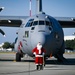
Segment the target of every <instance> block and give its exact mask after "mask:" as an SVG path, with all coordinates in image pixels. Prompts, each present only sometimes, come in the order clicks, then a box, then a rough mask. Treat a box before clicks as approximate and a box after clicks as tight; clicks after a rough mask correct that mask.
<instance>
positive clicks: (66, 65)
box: [0, 53, 75, 75]
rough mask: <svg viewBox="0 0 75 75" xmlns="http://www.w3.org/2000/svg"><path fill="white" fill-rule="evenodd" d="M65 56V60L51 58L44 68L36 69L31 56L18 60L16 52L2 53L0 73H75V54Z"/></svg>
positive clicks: (3, 74)
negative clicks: (59, 60)
mask: <svg viewBox="0 0 75 75" xmlns="http://www.w3.org/2000/svg"><path fill="white" fill-rule="evenodd" d="M64 57H65V58H66V59H67V60H66V61H64V62H58V61H57V59H55V58H54V57H52V58H49V59H48V60H47V61H46V66H45V67H44V69H43V70H36V69H35V63H34V59H33V58H31V57H29V56H27V57H24V58H22V61H21V62H16V61H15V53H0V75H75V54H74V53H71V54H64Z"/></svg>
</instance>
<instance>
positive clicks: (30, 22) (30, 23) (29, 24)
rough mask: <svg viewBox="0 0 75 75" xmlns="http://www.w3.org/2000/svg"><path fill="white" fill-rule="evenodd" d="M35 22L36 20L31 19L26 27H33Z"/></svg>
mask: <svg viewBox="0 0 75 75" xmlns="http://www.w3.org/2000/svg"><path fill="white" fill-rule="evenodd" d="M33 20H34V19H30V20H29V21H28V22H27V24H26V26H25V27H31V26H32V24H33Z"/></svg>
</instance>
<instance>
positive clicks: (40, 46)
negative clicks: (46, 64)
mask: <svg viewBox="0 0 75 75" xmlns="http://www.w3.org/2000/svg"><path fill="white" fill-rule="evenodd" d="M41 48H42V45H37V49H38V50H39V54H41Z"/></svg>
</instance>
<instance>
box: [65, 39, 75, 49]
mask: <svg viewBox="0 0 75 75" xmlns="http://www.w3.org/2000/svg"><path fill="white" fill-rule="evenodd" d="M65 47H66V48H70V49H73V50H75V39H74V40H66V41H65Z"/></svg>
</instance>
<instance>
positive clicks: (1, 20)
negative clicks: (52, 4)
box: [0, 16, 28, 27]
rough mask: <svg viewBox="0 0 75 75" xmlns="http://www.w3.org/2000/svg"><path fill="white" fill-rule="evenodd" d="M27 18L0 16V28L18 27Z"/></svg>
mask: <svg viewBox="0 0 75 75" xmlns="http://www.w3.org/2000/svg"><path fill="white" fill-rule="evenodd" d="M27 17H28V16H0V26H6V27H20V26H21V25H22V23H23V20H24V19H26V18H27Z"/></svg>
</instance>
